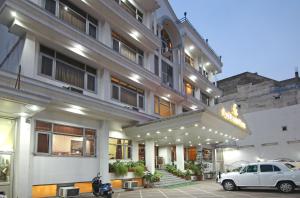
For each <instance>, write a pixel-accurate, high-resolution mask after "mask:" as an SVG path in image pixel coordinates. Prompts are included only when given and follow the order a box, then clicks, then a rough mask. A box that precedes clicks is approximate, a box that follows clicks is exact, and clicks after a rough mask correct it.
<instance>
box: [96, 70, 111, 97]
mask: <svg viewBox="0 0 300 198" xmlns="http://www.w3.org/2000/svg"><path fill="white" fill-rule="evenodd" d="M98 91H99V93H100V98H101V99H102V100H105V101H109V100H110V99H111V77H110V72H109V71H108V70H107V69H103V70H102V72H101V79H100V86H99V89H98Z"/></svg>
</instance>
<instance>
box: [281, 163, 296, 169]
mask: <svg viewBox="0 0 300 198" xmlns="http://www.w3.org/2000/svg"><path fill="white" fill-rule="evenodd" d="M284 165H285V166H287V167H288V168H289V169H294V168H295V167H296V166H294V165H292V164H290V163H285V164H284Z"/></svg>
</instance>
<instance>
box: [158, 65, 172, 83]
mask: <svg viewBox="0 0 300 198" xmlns="http://www.w3.org/2000/svg"><path fill="white" fill-rule="evenodd" d="M161 70H162V71H161V72H162V75H161V77H162V82H163V83H164V84H166V85H168V86H169V87H171V88H173V67H171V66H170V65H169V64H168V63H166V62H165V61H162V63H161Z"/></svg>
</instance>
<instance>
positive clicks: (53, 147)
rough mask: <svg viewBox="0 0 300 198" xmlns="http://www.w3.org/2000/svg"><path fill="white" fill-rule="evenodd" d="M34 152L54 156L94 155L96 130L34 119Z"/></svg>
mask: <svg viewBox="0 0 300 198" xmlns="http://www.w3.org/2000/svg"><path fill="white" fill-rule="evenodd" d="M35 132H36V153H38V154H46V155H54V156H86V157H89V156H95V155H96V146H95V145H96V130H94V129H86V128H80V127H73V126H67V125H60V124H54V123H50V122H44V121H38V120H37V121H36V126H35Z"/></svg>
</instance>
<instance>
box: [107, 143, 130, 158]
mask: <svg viewBox="0 0 300 198" xmlns="http://www.w3.org/2000/svg"><path fill="white" fill-rule="evenodd" d="M108 153H109V159H111V160H114V159H117V160H122V159H131V158H132V148H131V140H123V139H115V138H109V152H108Z"/></svg>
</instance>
